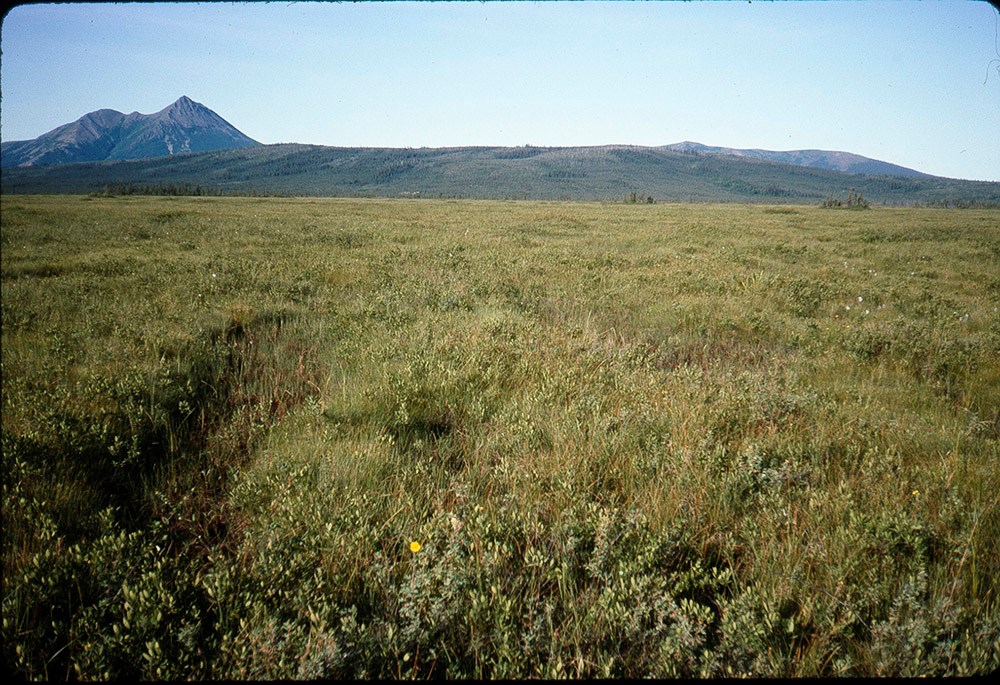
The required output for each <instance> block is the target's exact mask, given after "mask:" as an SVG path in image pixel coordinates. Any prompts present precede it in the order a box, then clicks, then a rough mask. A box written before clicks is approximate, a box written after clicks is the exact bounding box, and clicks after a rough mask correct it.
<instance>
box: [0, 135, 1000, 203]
mask: <svg viewBox="0 0 1000 685" xmlns="http://www.w3.org/2000/svg"><path fill="white" fill-rule="evenodd" d="M128 184H132V185H138V186H164V185H182V184H183V185H186V186H190V187H197V186H200V187H201V189H202V190H203V191H204V192H211V193H249V192H264V193H272V194H285V195H314V196H339V197H363V196H379V197H394V196H408V197H415V196H422V197H462V198H483V199H505V198H510V199H543V200H546V199H547V200H558V199H580V200H621V199H623V198H624V197H626V196H630V195H631V193H633V192H634V193H636V197H637V198H638V199H639V200H640V201H642V199H643V198H645V197H652V198H655V199H656V200H683V201H687V200H693V201H721V202H796V203H813V202H820V201H822V200H823V199H825V198H827V197H831V196H833V197H846V195H847V194H848V192H849V191H850V190H851V189H854V190H856V191H858V192H860V193H862V194H863V195H864V196H865V197H866V198H867V199H868V200H869V201H871V202H876V203H887V204H912V203H916V202H922V203H926V202H942V201H948V202H991V203H1000V183H985V182H975V181H960V180H954V179H945V178H939V177H934V176H920V177H905V176H884V175H861V174H847V173H843V172H839V171H832V170H826V169H815V168H810V167H803V166H796V165H789V164H780V163H776V162H770V161H766V160H761V159H754V158H751V157H736V156H728V155H718V154H701V153H695V152H679V151H676V150H666V149H663V148H653V147H637V146H625V145H607V146H599V147H561V148H543V147H528V146H525V147H517V148H511V147H461V148H419V149H414V148H341V147H325V146H316V145H299V144H280V145H264V146H259V147H251V148H242V149H233V150H222V151H216V152H208V153H203V154H196V155H181V156H176V155H175V156H173V157H161V158H157V159H148V160H139V161H119V162H115V161H103V162H92V163H87V164H74V165H65V166H58V167H27V168H18V169H11V168H6V169H4V170H3V175H2V187H3V192H5V193H89V192H100V191H101V190H102V189H103V188H105V186H109V187H122V186H126V185H128Z"/></svg>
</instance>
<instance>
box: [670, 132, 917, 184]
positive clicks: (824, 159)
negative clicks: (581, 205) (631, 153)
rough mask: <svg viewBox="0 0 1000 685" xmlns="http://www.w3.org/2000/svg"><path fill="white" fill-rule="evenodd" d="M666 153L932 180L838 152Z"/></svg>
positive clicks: (692, 146)
mask: <svg viewBox="0 0 1000 685" xmlns="http://www.w3.org/2000/svg"><path fill="white" fill-rule="evenodd" d="M663 149H664V150H674V151H677V152H696V153H698V154H717V155H733V156H736V157H753V158H754V159H764V160H767V161H769V162H779V163H781V164H794V165H796V166H807V167H813V168H814V169H830V170H833V171H845V172H847V173H849V174H878V175H886V176H929V174H925V173H923V172H920V171H916V170H914V169H908V168H906V167H904V166H899V165H898V164H890V163H889V162H883V161H881V160H878V159H871V158H869V157H862V156H861V155H856V154H854V153H852V152H837V151H830V150H787V151H784V152H780V151H777V150H757V149H752V150H741V149H738V148H732V147H716V146H714V145H702V144H701V143H693V142H691V141H684V142H683V143H674V144H672V145H664V146H663Z"/></svg>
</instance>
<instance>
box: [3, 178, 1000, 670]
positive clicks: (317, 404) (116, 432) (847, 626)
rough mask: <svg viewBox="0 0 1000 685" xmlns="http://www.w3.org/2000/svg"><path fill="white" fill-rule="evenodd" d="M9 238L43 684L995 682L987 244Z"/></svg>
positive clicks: (997, 558) (626, 231) (192, 227)
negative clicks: (743, 679)
mask: <svg viewBox="0 0 1000 685" xmlns="http://www.w3.org/2000/svg"><path fill="white" fill-rule="evenodd" d="M0 210H2V232H0V238H2V336H3V340H2V343H3V357H2V376H3V381H2V382H3V386H2V390H3V414H2V428H3V503H2V515H3V648H2V649H3V656H4V662H5V667H6V668H7V669H8V670H10V671H12V672H14V673H16V674H19V675H21V676H23V677H28V678H32V679H34V678H47V679H65V678H77V677H79V678H85V679H102V678H107V677H121V678H125V677H139V678H149V679H187V678H196V679H217V678H226V679H251V678H314V677H327V678H329V677H351V676H354V677H382V678H425V677H430V676H446V677H454V678H469V677H475V678H491V677H517V678H523V677H555V678H558V677H602V676H609V677H626V676H646V675H652V676H661V677H662V676H735V675H751V676H813V675H821V676H830V675H856V676H861V675H874V676H907V675H921V674H927V675H945V674H947V675H962V674H976V673H984V672H987V671H990V670H993V669H996V668H997V667H998V666H1000V605H998V597H997V590H998V579H1000V549H998V539H1000V513H998V508H997V503H998V498H1000V472H998V468H997V464H998V456H1000V454H998V446H1000V403H998V398H1000V364H998V362H997V359H998V358H1000V212H998V211H995V210H989V211H987V210H932V209H887V208H879V209H873V210H868V211H848V210H843V209H822V208H819V207H804V206H798V207H791V206H737V205H695V204H683V205H667V204H656V205H624V204H598V203H546V202H493V201H461V202H457V201H437V200H410V201H406V200H396V201H392V200H324V199H273V198H272V199H259V198H169V197H165V198H139V197H127V198H121V197H117V198H116V197H110V198H105V197H83V196H59V197H41V196H7V195H5V196H3V197H2V198H0ZM414 543H417V544H414ZM414 550H417V551H414Z"/></svg>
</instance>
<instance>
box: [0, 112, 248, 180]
mask: <svg viewBox="0 0 1000 685" xmlns="http://www.w3.org/2000/svg"><path fill="white" fill-rule="evenodd" d="M256 145H260V143H258V142H257V141H256V140H253V139H252V138H249V137H247V136H245V135H244V134H243V133H241V132H240V131H239V130H237V129H236V128H235V127H234V126H233V125H232V124H230V123H229V122H228V121H226V120H225V119H223V118H222V117H220V116H219V115H218V114H216V113H215V112H213V111H212V110H210V109H209V108H208V107H205V106H204V105H202V104H201V103H198V102H195V101H194V100H191V99H190V98H188V97H187V96H183V97H181V98H180V99H179V100H177V102H175V103H173V104H172V105H170V106H169V107H166V108H164V109H162V110H160V111H159V112H156V113H155V114H140V113H139V112H132V113H131V114H122V113H121V112H118V111H116V110H113V109H99V110H97V111H96V112H91V113H89V114H85V115H83V116H82V117H80V118H79V119H77V120H76V121H74V122H72V123H70V124H65V125H63V126H60V127H59V128H56V129H54V130H52V131H49V132H48V133H46V134H44V135H41V136H39V137H37V138H35V139H34V140H18V141H9V142H7V141H5V142H4V143H3V145H2V149H0V166H3V167H32V166H50V165H55V164H73V163H76V162H95V161H100V160H106V159H112V160H114V159H147V158H150V157H163V156H169V155H176V154H178V153H181V152H209V151H212V150H226V149H230V148H242V147H252V146H256Z"/></svg>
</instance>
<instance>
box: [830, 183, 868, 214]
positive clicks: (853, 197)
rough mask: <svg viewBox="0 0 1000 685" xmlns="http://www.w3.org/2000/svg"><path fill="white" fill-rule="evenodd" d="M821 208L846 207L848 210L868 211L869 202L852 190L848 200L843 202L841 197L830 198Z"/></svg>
mask: <svg viewBox="0 0 1000 685" xmlns="http://www.w3.org/2000/svg"><path fill="white" fill-rule="evenodd" d="M820 206H821V207H827V208H830V207H844V208H847V209H868V208H869V205H868V200H866V199H865V196H864V195H862V194H861V193H859V192H857V191H855V190H854V188H851V191H850V192H849V193H848V194H847V200H846V201H845V200H841V199H840V198H839V197H828V198H826V199H825V200H823V203H822V204H821V205H820Z"/></svg>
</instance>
